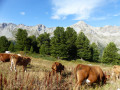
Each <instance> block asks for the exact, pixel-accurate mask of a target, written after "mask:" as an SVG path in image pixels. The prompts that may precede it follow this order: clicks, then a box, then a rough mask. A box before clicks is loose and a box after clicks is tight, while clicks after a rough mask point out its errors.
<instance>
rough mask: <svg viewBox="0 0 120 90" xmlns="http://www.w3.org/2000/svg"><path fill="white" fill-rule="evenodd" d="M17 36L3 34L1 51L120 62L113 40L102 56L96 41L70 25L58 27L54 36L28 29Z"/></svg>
mask: <svg viewBox="0 0 120 90" xmlns="http://www.w3.org/2000/svg"><path fill="white" fill-rule="evenodd" d="M15 38H16V39H15V41H10V40H8V39H7V38H6V37H5V36H1V37H0V52H1V53H3V52H5V51H8V50H9V51H11V52H17V51H24V52H25V53H39V54H40V55H48V56H53V57H55V58H58V59H65V60H76V59H83V60H86V61H90V62H103V63H108V64H120V54H118V48H117V47H116V45H115V44H114V43H113V42H110V43H109V44H108V45H107V46H106V47H105V48H104V50H103V52H102V56H100V50H99V48H98V46H97V45H96V44H95V43H94V42H93V43H92V44H90V41H89V39H88V38H87V36H85V34H84V33H83V32H80V33H79V34H77V33H76V31H75V30H74V29H73V28H70V27H67V29H66V30H65V29H64V28H63V27H57V28H56V29H55V31H54V36H53V37H51V36H50V34H48V33H46V32H45V33H43V34H40V35H39V36H38V37H36V36H34V35H33V36H28V33H27V31H26V30H23V29H18V31H17V33H16V37H15Z"/></svg>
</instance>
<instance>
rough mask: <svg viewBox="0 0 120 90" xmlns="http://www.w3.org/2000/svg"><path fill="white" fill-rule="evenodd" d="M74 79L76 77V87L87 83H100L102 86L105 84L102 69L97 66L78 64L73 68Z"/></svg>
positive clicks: (105, 78)
mask: <svg viewBox="0 0 120 90" xmlns="http://www.w3.org/2000/svg"><path fill="white" fill-rule="evenodd" d="M75 77H76V87H77V86H78V85H79V86H80V85H82V84H84V83H87V84H88V85H92V84H93V83H98V84H100V82H101V83H102V84H104V83H106V80H107V77H106V75H105V74H104V73H103V71H102V69H101V68H100V67H99V66H89V65H83V64H78V65H77V66H76V68H75Z"/></svg>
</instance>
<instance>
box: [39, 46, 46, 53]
mask: <svg viewBox="0 0 120 90" xmlns="http://www.w3.org/2000/svg"><path fill="white" fill-rule="evenodd" d="M39 52H40V54H41V55H45V54H46V50H45V45H44V44H42V45H41V47H40V51H39Z"/></svg>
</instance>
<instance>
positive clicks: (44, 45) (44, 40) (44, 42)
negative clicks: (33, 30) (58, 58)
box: [37, 33, 50, 55]
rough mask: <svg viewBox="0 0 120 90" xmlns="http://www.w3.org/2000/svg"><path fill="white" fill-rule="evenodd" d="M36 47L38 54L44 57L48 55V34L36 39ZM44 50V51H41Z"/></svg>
mask: <svg viewBox="0 0 120 90" xmlns="http://www.w3.org/2000/svg"><path fill="white" fill-rule="evenodd" d="M37 46H38V47H39V49H40V50H39V53H41V54H42V53H44V54H46V55H49V54H50V35H49V34H48V33H44V34H40V35H39V37H38V38H37ZM43 49H44V50H43Z"/></svg>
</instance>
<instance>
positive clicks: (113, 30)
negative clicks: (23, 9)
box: [0, 21, 120, 48]
mask: <svg viewBox="0 0 120 90" xmlns="http://www.w3.org/2000/svg"><path fill="white" fill-rule="evenodd" d="M70 27H72V28H74V29H75V30H76V32H77V33H79V32H80V31H82V32H84V33H85V35H86V36H87V37H88V39H89V40H90V41H91V43H92V42H95V43H96V44H97V45H98V46H100V47H105V46H106V45H107V44H108V43H109V42H111V41H112V42H114V43H115V44H116V45H117V47H118V48H120V40H119V39H120V26H104V27H93V26H90V25H87V24H86V23H85V22H83V21H79V22H78V23H76V24H73V25H71V26H70ZM18 28H22V29H26V30H27V32H28V35H29V36H31V35H35V36H38V35H40V34H42V33H44V32H47V33H50V34H51V35H53V31H54V30H55V28H56V27H52V28H47V27H46V26H44V25H42V24H39V25H36V26H25V25H23V24H19V25H16V24H13V23H2V24H0V36H3V35H4V36H6V37H7V38H8V39H10V40H15V33H16V32H17V29H18Z"/></svg>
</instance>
